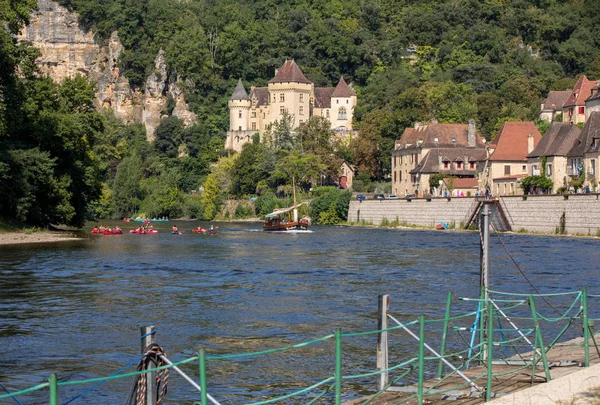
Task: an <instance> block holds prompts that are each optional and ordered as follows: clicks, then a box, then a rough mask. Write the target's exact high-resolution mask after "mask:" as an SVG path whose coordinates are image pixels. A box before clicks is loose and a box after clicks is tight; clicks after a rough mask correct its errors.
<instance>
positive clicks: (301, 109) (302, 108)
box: [299, 105, 304, 115]
mask: <svg viewBox="0 0 600 405" xmlns="http://www.w3.org/2000/svg"><path fill="white" fill-rule="evenodd" d="M299 114H300V115H304V106H302V105H301V106H300V112H299Z"/></svg>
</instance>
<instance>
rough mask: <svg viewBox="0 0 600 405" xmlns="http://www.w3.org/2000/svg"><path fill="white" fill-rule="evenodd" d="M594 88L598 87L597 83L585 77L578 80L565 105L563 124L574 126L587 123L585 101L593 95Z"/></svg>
mask: <svg viewBox="0 0 600 405" xmlns="http://www.w3.org/2000/svg"><path fill="white" fill-rule="evenodd" d="M594 86H596V82H593V81H590V80H588V78H587V77H586V76H585V75H583V76H581V77H580V78H579V79H578V80H577V83H576V84H575V87H573V90H571V94H570V95H569V97H568V98H567V101H565V103H564V104H563V110H564V113H563V122H568V123H569V124H573V125H575V124H579V123H580V122H585V119H586V113H585V100H587V99H588V98H590V96H591V95H592V88H593V87H594Z"/></svg>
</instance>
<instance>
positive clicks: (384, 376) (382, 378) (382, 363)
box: [377, 294, 390, 391]
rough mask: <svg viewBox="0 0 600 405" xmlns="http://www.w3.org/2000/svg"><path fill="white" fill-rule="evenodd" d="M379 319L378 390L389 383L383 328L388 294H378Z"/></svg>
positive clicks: (385, 334) (387, 309)
mask: <svg viewBox="0 0 600 405" xmlns="http://www.w3.org/2000/svg"><path fill="white" fill-rule="evenodd" d="M378 306H379V309H378V313H379V319H377V329H378V330H379V333H378V334H377V370H378V371H379V372H380V374H379V384H378V387H377V388H378V389H379V391H382V390H384V389H385V388H386V387H387V385H388V383H389V373H388V371H387V370H388V333H387V331H384V329H387V328H388V319H387V315H388V311H389V308H390V296H389V295H387V294H386V295H380V296H379V305H378Z"/></svg>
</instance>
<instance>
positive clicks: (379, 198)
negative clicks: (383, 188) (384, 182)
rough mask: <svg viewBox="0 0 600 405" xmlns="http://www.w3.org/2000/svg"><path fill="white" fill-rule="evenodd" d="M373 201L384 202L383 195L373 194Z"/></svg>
mask: <svg viewBox="0 0 600 405" xmlns="http://www.w3.org/2000/svg"><path fill="white" fill-rule="evenodd" d="M373 199H374V200H385V196H384V195H383V194H375V195H374V196H373Z"/></svg>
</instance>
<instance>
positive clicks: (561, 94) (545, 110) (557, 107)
mask: <svg viewBox="0 0 600 405" xmlns="http://www.w3.org/2000/svg"><path fill="white" fill-rule="evenodd" d="M570 95H571V90H564V91H550V92H549V93H548V97H547V98H546V99H545V100H544V101H542V109H541V112H540V120H542V121H546V122H552V121H554V120H555V119H556V116H557V115H559V114H562V116H564V110H563V105H564V104H565V102H566V101H567V99H568V98H569V96H570Z"/></svg>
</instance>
